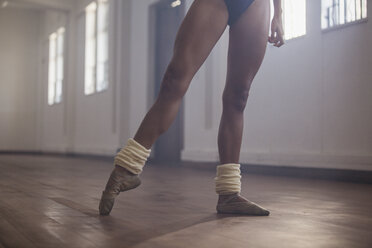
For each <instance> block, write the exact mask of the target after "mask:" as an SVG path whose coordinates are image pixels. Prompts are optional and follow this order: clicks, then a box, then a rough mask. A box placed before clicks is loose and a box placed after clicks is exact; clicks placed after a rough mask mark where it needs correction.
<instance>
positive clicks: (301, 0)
mask: <svg viewBox="0 0 372 248" xmlns="http://www.w3.org/2000/svg"><path fill="white" fill-rule="evenodd" d="M282 8H283V26H284V27H283V28H284V38H285V39H286V40H289V39H293V38H296V37H299V36H303V35H305V34H306V0H284V1H283V7H282Z"/></svg>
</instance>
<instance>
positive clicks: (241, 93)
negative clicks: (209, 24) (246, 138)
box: [218, 0, 270, 215]
mask: <svg viewBox="0 0 372 248" xmlns="http://www.w3.org/2000/svg"><path fill="white" fill-rule="evenodd" d="M269 17H270V5H269V1H268V0H255V1H254V2H253V3H252V5H251V6H250V7H249V8H248V9H247V11H245V12H244V13H243V15H242V16H241V17H240V18H239V19H238V21H237V22H236V23H235V24H234V25H232V26H231V27H230V34H229V51H228V66H227V77H226V85H225V89H224V92H223V112H222V117H221V122H220V127H219V133H218V150H219V155H220V164H226V163H239V156H240V148H241V143H242V134H243V126H244V124H243V120H244V118H243V112H244V109H245V106H246V103H247V100H248V94H249V89H250V87H251V83H252V81H253V78H254V77H255V75H256V73H257V71H258V69H259V68H260V66H261V63H262V60H263V58H264V55H265V51H266V44H267V37H268V32H269V24H270V19H269ZM223 203H228V204H232V206H234V204H237V205H239V204H240V203H241V206H243V207H232V209H230V210H231V213H242V212H243V213H244V214H255V215H268V214H269V212H268V211H267V210H265V209H263V208H261V207H260V206H258V205H257V204H255V203H252V202H250V201H248V200H247V199H245V198H244V197H241V196H240V195H239V194H232V195H220V196H219V199H218V204H223Z"/></svg>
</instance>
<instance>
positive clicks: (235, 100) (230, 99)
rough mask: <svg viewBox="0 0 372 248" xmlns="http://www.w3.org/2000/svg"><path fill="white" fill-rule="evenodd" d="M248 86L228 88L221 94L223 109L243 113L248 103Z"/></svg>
mask: <svg viewBox="0 0 372 248" xmlns="http://www.w3.org/2000/svg"><path fill="white" fill-rule="evenodd" d="M249 89H250V87H249V86H234V87H228V88H226V89H225V91H224V93H223V106H224V108H228V109H232V110H235V111H237V112H243V111H244V109H245V107H246V105H247V101H248V96H249Z"/></svg>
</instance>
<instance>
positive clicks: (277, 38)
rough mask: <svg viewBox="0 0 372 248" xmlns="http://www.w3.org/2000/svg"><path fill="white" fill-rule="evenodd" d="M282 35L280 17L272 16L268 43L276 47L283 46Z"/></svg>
mask: <svg viewBox="0 0 372 248" xmlns="http://www.w3.org/2000/svg"><path fill="white" fill-rule="evenodd" d="M283 35H284V32H283V23H282V15H281V14H280V15H274V17H273V20H272V21H271V36H269V39H268V42H269V43H272V44H273V45H274V46H276V47H281V46H282V45H283V44H284V39H283Z"/></svg>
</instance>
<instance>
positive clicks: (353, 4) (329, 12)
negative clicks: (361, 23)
mask: <svg viewBox="0 0 372 248" xmlns="http://www.w3.org/2000/svg"><path fill="white" fill-rule="evenodd" d="M365 18H367V0H322V29H327V28H331V27H335V26H340V25H344V24H347V23H352V22H356V21H358V20H362V19H365Z"/></svg>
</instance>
